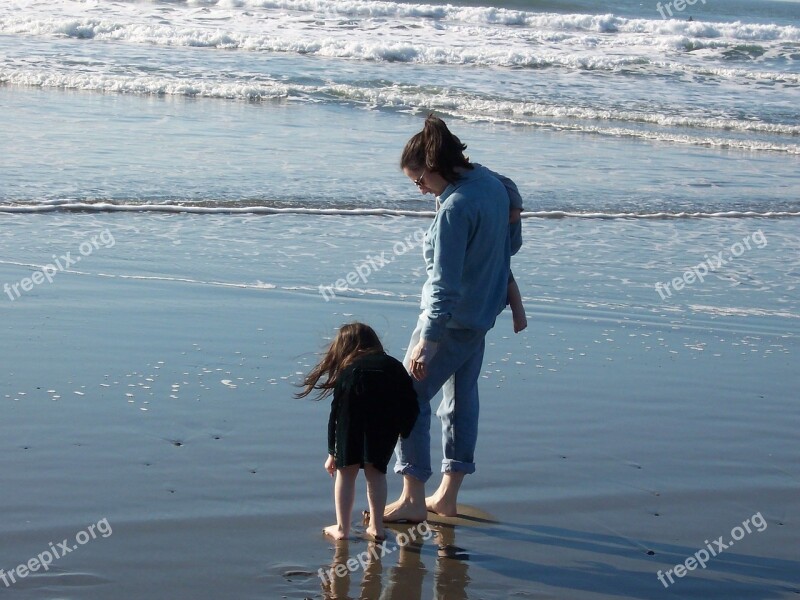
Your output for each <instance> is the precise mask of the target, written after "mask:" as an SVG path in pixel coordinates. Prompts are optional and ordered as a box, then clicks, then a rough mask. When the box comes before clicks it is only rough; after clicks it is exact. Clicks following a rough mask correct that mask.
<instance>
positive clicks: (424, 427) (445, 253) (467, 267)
mask: <svg viewBox="0 0 800 600" xmlns="http://www.w3.org/2000/svg"><path fill="white" fill-rule="evenodd" d="M465 149H466V145H464V144H462V143H461V141H460V140H459V139H458V138H457V137H456V136H455V135H453V134H452V133H451V132H450V130H449V129H448V128H447V125H445V123H444V121H442V120H441V119H439V118H437V117H434V116H433V115H431V116H429V117H428V118H427V119H426V121H425V126H424V128H423V130H422V131H421V132H420V133H418V134H416V135H415V136H413V137H412V138H411V139H410V140H409V141H408V143H407V144H406V147H405V149H404V150H403V155H402V158H401V161H400V166H401V168H402V169H403V172H404V173H405V175H406V176H407V177H408V178H409V179H411V181H413V182H414V184H415V185H416V186H417V187H418V188H419V190H420V192H422V193H423V194H428V193H431V194H434V195H435V196H437V202H438V204H439V210H438V211H437V213H436V216H435V217H434V220H433V223H432V224H431V226H430V228H429V229H428V232H427V233H426V235H425V241H424V244H423V255H424V258H425V263H426V270H427V274H428V278H427V281H426V282H425V284H424V286H423V288H422V302H421V308H422V314H421V315H420V317H419V321H418V323H417V326H416V329H415V330H414V333H413V334H412V336H411V341H410V343H409V347H408V352H407V353H406V357H405V360H404V361H403V363H404V365H405V367H406V368H407V369H408V370H409V372H410V373H411V376H412V377H413V378H414V380H415V382H414V388H415V389H416V392H417V399H418V401H419V405H420V414H419V417H418V419H417V422H416V424H415V426H414V428H413V430H412V431H411V435H410V436H409V437H408V438H406V439H402V440H400V442H399V443H398V445H397V447H396V448H395V452H396V455H397V462H396V464H395V472H396V473H401V474H403V492H402V494H401V496H400V498H399V499H398V500H397V501H395V502H393V503H392V504H390V505H388V506H387V507H386V511H385V513H384V515H385V517H384V519H385V520H386V521H400V520H407V521H415V522H419V521H423V520H425V517H426V516H427V511H428V510H430V511H432V512H435V513H437V514H440V515H446V516H455V515H456V512H457V500H458V490H459V488H460V487H461V483H462V481H463V479H464V476H465V475H466V474H469V473H473V472H474V471H475V463H474V451H475V443H476V441H477V435H478V378H479V375H480V372H481V365H482V363H483V353H484V345H485V344H484V338H485V337H486V333H487V332H488V331H489V329H491V328H492V327H493V326H494V323H495V319H496V317H497V315H498V314H499V313H500V312H501V311H502V310H503V308H504V307H505V305H506V298H507V285H508V277H509V261H510V257H511V246H512V240H511V237H510V235H509V209H510V200H509V191H510V192H512V194H516V197H517V198H519V193H518V192H517V190H516V186H514V184H513V182H511V181H510V180H508V179H506V178H502V177H499V176H498V175H496V174H495V173H493V172H492V171H490V170H488V169H486V168H485V167H481V166H480V165H476V164H473V163H470V162H469V159H467V158H466V157H465V156H464V150H465ZM507 190H508V191H507ZM513 245H514V246H515V249H516V248H517V247H518V244H517V243H516V242H514V243H513ZM442 388H444V389H443V391H444V394H443V395H444V397H443V399H442V402H441V405H440V406H439V409H438V410H437V411H436V415H437V416H438V417H439V418H440V419H441V421H442V446H443V450H444V459H443V461H442V472H443V476H442V482H441V484H440V485H439V488H438V490H437V491H436V492H435V493H434V494H433V495H432V496H430V497H429V498H426V497H425V482H426V481H427V480H428V479H429V478H430V476H431V475H432V471H431V453H430V419H431V407H430V400H431V399H432V398H433V397H434V396H435V395H436V394H437V393H438V391H439V390H440V389H442Z"/></svg>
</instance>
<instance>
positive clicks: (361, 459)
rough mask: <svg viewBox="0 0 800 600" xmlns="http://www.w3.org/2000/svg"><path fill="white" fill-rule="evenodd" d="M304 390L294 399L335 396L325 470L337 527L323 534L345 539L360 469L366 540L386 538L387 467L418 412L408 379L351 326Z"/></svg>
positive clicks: (359, 327)
mask: <svg viewBox="0 0 800 600" xmlns="http://www.w3.org/2000/svg"><path fill="white" fill-rule="evenodd" d="M323 378H324V379H323ZM320 380H322V381H320ZM302 386H303V388H304V389H303V391H301V392H299V393H297V394H296V397H298V398H302V397H304V396H308V395H309V394H310V393H311V392H312V391H314V390H318V391H319V394H318V398H320V399H321V398H323V397H325V396H327V395H328V394H330V393H331V392H333V402H332V404H331V416H330V419H329V421H328V459H327V460H326V461H325V470H326V471H328V473H330V475H331V477H333V476H334V471H335V472H336V483H335V486H334V489H335V491H334V497H335V502H336V524H335V525H330V526H329V527H326V528H325V529H323V532H324V533H325V534H326V535H329V536H331V537H332V538H334V539H336V540H341V539H345V538H347V537H349V535H350V519H351V516H352V512H353V501H354V496H355V483H356V477H357V475H358V471H359V469H361V468H363V469H364V475H365V476H366V478H367V500H368V502H369V514H370V515H371V517H370V524H369V526H368V527H367V536H368V537H370V538H372V539H374V540H382V539H384V529H383V510H384V507H385V506H386V467H387V465H388V464H389V459H390V458H391V456H392V451H393V450H394V446H395V444H396V443H397V438H398V436H403V437H408V435H409V433H411V429H412V428H413V427H414V423H415V422H416V420H417V415H418V413H419V407H418V405H417V394H416V392H415V391H414V386H413V383H412V380H411V377H410V376H409V374H408V373H407V372H406V370H405V368H404V367H403V365H402V363H400V361H398V360H396V359H394V358H392V357H391V356H389V355H387V354H386V353H385V352H384V351H383V346H382V345H381V341H380V339H378V335H377V334H376V333H375V331H373V329H372V328H371V327H369V326H368V325H365V324H363V323H349V324H346V325H342V327H341V328H340V329H339V333H338V334H337V335H336V338H335V339H334V340H333V342H331V345H330V346H329V347H328V350H327V352H326V353H325V355H324V356H323V357H322V360H321V361H320V362H319V364H317V366H315V367H314V368H313V369H312V370H311V372H310V373H309V374H308V375H306V377H305V379H304V380H303V383H302Z"/></svg>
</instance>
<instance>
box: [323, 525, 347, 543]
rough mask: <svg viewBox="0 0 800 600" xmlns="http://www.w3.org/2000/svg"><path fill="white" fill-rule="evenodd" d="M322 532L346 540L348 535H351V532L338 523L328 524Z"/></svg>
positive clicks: (336, 538)
mask: <svg viewBox="0 0 800 600" xmlns="http://www.w3.org/2000/svg"><path fill="white" fill-rule="evenodd" d="M322 533H324V534H325V535H327V536H330V537H332V538H333V539H335V540H344V539H347V536H348V535H349V533H350V532H349V531H345V530H344V529H342V528H341V527H339V526H338V525H328V527H326V528H325V529H323V530H322Z"/></svg>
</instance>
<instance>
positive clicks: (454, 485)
mask: <svg viewBox="0 0 800 600" xmlns="http://www.w3.org/2000/svg"><path fill="white" fill-rule="evenodd" d="M463 481H464V473H463V472H450V473H445V474H444V475H442V483H440V484H439V489H437V490H436V491H435V492H434V493H433V495H431V496H428V497H427V498H425V506H426V508H427V509H428V510H429V511H431V512H433V513H436V514H437V515H441V516H443V517H456V516H458V490H459V489H460V488H461V483H462V482H463Z"/></svg>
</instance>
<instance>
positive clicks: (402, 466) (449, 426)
mask: <svg viewBox="0 0 800 600" xmlns="http://www.w3.org/2000/svg"><path fill="white" fill-rule="evenodd" d="M422 318H423V317H420V320H419V321H418V322H417V327H416V329H415V330H414V333H413V334H412V335H411V341H410V342H409V344H408V351H407V352H406V356H405V359H403V364H404V365H405V367H406V369H408V367H409V365H410V363H411V352H412V351H413V350H414V347H415V346H416V345H417V343H418V342H419V336H420V332H421V330H422V323H423V321H422ZM485 339H486V331H485V330H476V329H465V328H459V327H454V326H449V327H447V329H446V330H445V334H444V336H442V339H441V340H440V341H439V348H438V350H437V352H436V354H434V356H433V358H432V359H431V360H430V362H429V363H427V376H426V377H425V379H423V380H422V381H416V380H415V381H414V389H415V390H416V392H417V401H418V402H419V417H417V422H416V424H415V425H414V428H413V429H412V430H411V435H409V436H408V437H407V438H405V439H403V438H400V440H399V441H398V443H397V446H396V447H395V454H396V456H397V462H396V463H395V466H394V471H395V473H401V474H403V475H412V476H413V477H415V478H417V479H419V480H420V481H422V482H425V481H427V480H428V479H429V478H430V476H431V475H432V473H433V472H432V470H431V400H432V399H433V397H434V396H436V394H437V393H438V392H439V390H442V391H443V397H442V402H441V404H440V405H439V409H438V410H437V411H436V416H437V417H439V419H440V420H441V422H442V449H443V453H444V459H443V460H442V473H452V472H463V473H474V472H475V444H476V442H477V440H478V413H479V402H478V379H479V377H480V374H481V366H482V364H483V353H484V349H485Z"/></svg>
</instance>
